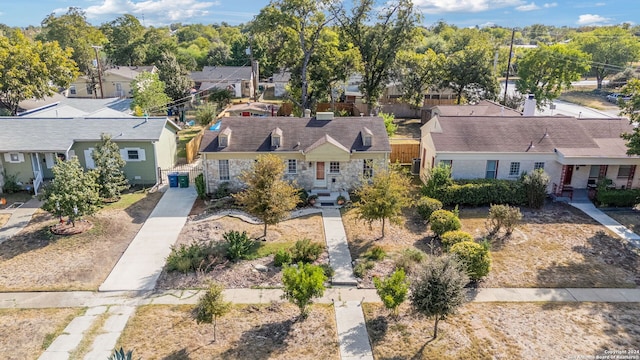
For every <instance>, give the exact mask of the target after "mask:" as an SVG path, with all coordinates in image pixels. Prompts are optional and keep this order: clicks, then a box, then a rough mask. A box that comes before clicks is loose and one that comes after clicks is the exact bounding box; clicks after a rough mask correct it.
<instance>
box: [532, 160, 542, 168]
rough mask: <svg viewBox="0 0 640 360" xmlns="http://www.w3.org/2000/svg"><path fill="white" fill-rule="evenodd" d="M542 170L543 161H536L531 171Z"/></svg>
mask: <svg viewBox="0 0 640 360" xmlns="http://www.w3.org/2000/svg"><path fill="white" fill-rule="evenodd" d="M538 169H542V170H544V161H536V162H535V163H533V170H538Z"/></svg>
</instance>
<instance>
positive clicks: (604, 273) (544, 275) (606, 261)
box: [537, 231, 640, 288]
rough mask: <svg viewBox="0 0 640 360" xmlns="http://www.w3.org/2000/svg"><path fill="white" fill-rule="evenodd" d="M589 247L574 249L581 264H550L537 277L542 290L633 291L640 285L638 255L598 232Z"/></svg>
mask: <svg viewBox="0 0 640 360" xmlns="http://www.w3.org/2000/svg"><path fill="white" fill-rule="evenodd" d="M587 241H588V243H589V246H574V247H573V248H572V249H573V251H575V252H577V253H580V254H581V255H582V256H583V257H584V261H582V262H577V261H565V262H562V263H553V264H552V265H551V266H549V267H547V268H544V269H541V270H539V271H538V274H537V283H538V284H541V286H542V285H543V286H544V287H585V288H588V287H596V288H607V287H612V288H616V287H622V288H628V287H635V286H637V285H640V255H639V252H638V251H637V250H636V251H634V250H632V249H630V248H629V246H631V245H625V244H624V243H622V241H621V240H620V239H616V238H613V237H612V236H610V235H608V234H606V233H605V232H604V231H598V232H597V233H596V234H595V235H594V236H591V237H590V238H588V239H587Z"/></svg>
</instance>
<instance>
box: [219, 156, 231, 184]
mask: <svg viewBox="0 0 640 360" xmlns="http://www.w3.org/2000/svg"><path fill="white" fill-rule="evenodd" d="M218 177H219V179H220V181H229V180H231V177H230V176H229V160H218Z"/></svg>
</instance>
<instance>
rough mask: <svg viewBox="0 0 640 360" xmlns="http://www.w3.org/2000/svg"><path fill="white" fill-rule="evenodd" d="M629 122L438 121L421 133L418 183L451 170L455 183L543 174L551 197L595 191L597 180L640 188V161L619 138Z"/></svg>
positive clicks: (545, 119) (455, 118) (450, 118)
mask: <svg viewBox="0 0 640 360" xmlns="http://www.w3.org/2000/svg"><path fill="white" fill-rule="evenodd" d="M632 129H633V128H632V126H631V125H630V124H629V120H627V119H619V118H616V119H577V118H575V117H569V116H435V117H433V118H432V119H431V120H429V121H428V122H427V123H426V124H424V125H423V126H422V128H421V131H422V138H421V141H420V154H421V164H420V177H421V179H422V180H423V181H426V179H427V177H428V173H429V169H430V168H432V167H434V166H437V165H438V164H441V163H443V164H448V165H451V170H452V176H453V178H454V179H475V178H497V179H514V180H515V179H517V178H519V177H520V175H521V174H522V173H523V172H531V171H532V170H534V169H536V168H543V169H544V170H545V172H547V174H549V176H550V177H551V181H550V184H549V189H548V190H549V192H553V193H555V194H558V195H560V194H561V193H562V191H563V189H564V190H566V189H571V190H573V189H587V188H590V187H595V184H596V182H597V180H598V179H599V178H602V177H607V178H609V179H611V180H613V183H614V185H615V187H616V188H637V187H640V176H638V175H637V174H636V167H637V166H638V165H640V157H638V156H635V155H634V156H630V155H627V153H626V152H627V147H626V144H625V141H624V140H623V139H622V138H621V137H620V134H622V133H624V132H631V131H632Z"/></svg>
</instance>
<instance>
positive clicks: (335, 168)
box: [329, 161, 340, 174]
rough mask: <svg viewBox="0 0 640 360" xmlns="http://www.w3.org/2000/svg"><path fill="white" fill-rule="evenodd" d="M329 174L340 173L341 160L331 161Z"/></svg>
mask: <svg viewBox="0 0 640 360" xmlns="http://www.w3.org/2000/svg"><path fill="white" fill-rule="evenodd" d="M329 174H340V162H338V161H332V162H330V163H329Z"/></svg>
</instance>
